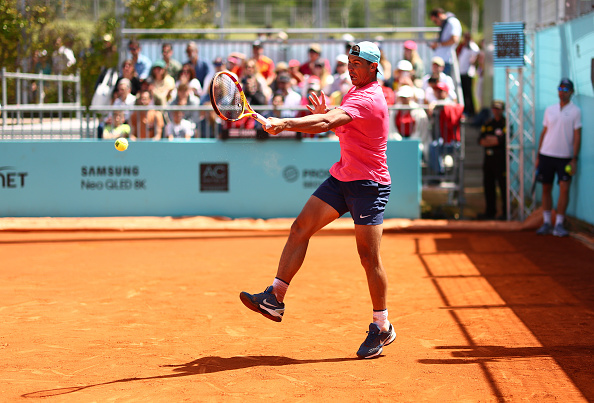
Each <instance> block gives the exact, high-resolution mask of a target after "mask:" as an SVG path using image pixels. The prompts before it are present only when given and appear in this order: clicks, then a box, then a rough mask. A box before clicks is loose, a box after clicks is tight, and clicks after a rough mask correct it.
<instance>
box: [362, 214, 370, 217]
mask: <svg viewBox="0 0 594 403" xmlns="http://www.w3.org/2000/svg"><path fill="white" fill-rule="evenodd" d="M369 216H371V214H367V215H363V214H359V218H367V217H369Z"/></svg>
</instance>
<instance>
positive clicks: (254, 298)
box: [239, 178, 347, 322]
mask: <svg viewBox="0 0 594 403" xmlns="http://www.w3.org/2000/svg"><path fill="white" fill-rule="evenodd" d="M345 211H347V207H346V204H345V203H344V197H343V196H342V195H341V194H340V186H339V183H338V181H336V180H335V179H334V178H329V179H328V180H326V181H325V182H324V183H323V184H322V185H320V187H319V188H318V189H317V190H316V191H315V192H314V195H313V196H311V197H310V198H309V200H308V201H307V203H305V206H303V209H302V210H301V213H299V215H298V216H297V218H296V219H295V221H294V222H293V225H292V226H291V232H290V233H289V238H288V239H287V242H286V244H285V247H284V249H283V252H282V254H281V257H280V260H279V265H278V268H277V273H276V277H275V278H274V280H273V283H272V285H271V286H270V287H268V288H266V290H265V291H264V292H262V293H259V294H249V293H247V292H242V293H241V294H239V298H240V299H241V301H242V302H243V304H244V305H245V306H247V307H248V308H249V309H251V310H253V311H255V312H258V313H261V314H262V315H264V316H265V317H267V318H268V319H271V320H273V321H275V322H280V321H281V320H282V317H283V315H284V312H285V304H284V303H283V300H284V296H285V293H286V291H287V288H288V287H289V283H290V282H291V280H292V279H293V277H294V276H295V274H296V273H297V272H298V271H299V269H300V268H301V265H302V264H303V260H304V259H305V254H306V252H307V246H308V245H309V239H310V238H311V237H312V236H313V234H315V233H316V232H317V231H319V230H320V229H321V228H323V227H325V226H326V225H328V224H329V223H331V222H332V221H334V220H336V219H337V218H338V217H340V215H341V214H344V212H345Z"/></svg>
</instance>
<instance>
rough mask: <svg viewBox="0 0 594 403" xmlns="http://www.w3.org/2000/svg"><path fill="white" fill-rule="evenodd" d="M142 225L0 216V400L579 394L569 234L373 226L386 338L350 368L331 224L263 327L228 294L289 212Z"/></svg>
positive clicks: (575, 281) (361, 309) (269, 259)
mask: <svg viewBox="0 0 594 403" xmlns="http://www.w3.org/2000/svg"><path fill="white" fill-rule="evenodd" d="M155 222H158V223H159V225H156V224H155ZM134 223H136V224H134ZM144 223H145V224H146V225H143V221H142V220H140V221H139V220H138V219H127V220H123V219H119V220H118V221H115V222H114V221H113V220H111V221H110V220H107V219H98V220H92V219H84V220H81V219H72V220H68V219H66V220H45V221H44V220H39V219H28V220H27V219H24V220H20V221H19V220H15V219H13V220H8V219H6V220H0V228H2V229H3V230H0V318H1V319H0V321H1V322H0V401H6V402H14V401H33V402H34V401H44V402H53V401H56V402H111V401H116V402H182V401H188V402H258V401H271V402H336V403H339V402H417V401H426V402H503V401H510V402H525V401H528V402H581V401H584V402H585V401H594V280H593V270H594V263H593V262H594V251H593V250H592V249H591V247H590V246H588V244H586V243H583V242H581V241H579V240H577V239H575V238H574V237H569V238H563V239H560V238H555V237H552V236H545V237H538V236H536V235H535V234H534V232H533V231H532V230H530V231H528V230H518V229H517V228H515V227H513V226H510V227H509V228H508V229H506V228H505V227H503V226H500V227H499V228H498V229H496V230H493V229H491V228H484V227H477V228H474V229H473V228H467V229H460V228H458V229H455V228H454V227H448V226H447V225H446V226H444V227H441V228H440V229H439V230H435V231H428V230H427V229H426V228H421V229H419V227H418V226H417V227H416V228H417V229H415V228H414V226H413V227H410V228H408V229H402V228H399V227H398V226H393V225H392V226H391V225H386V231H385V234H384V238H383V242H382V255H383V261H384V265H385V267H386V270H387V273H388V277H389V281H390V288H389V313H390V320H391V322H392V323H393V324H394V326H395V328H396V331H397V333H398V337H397V338H396V341H395V342H394V343H393V344H391V345H390V346H388V347H386V348H385V350H384V353H383V354H382V355H381V356H380V357H379V358H377V359H373V360H359V359H357V358H356V356H355V352H356V350H357V349H358V347H359V345H360V344H361V342H362V341H363V340H364V338H365V336H366V333H365V332H366V330H367V327H368V325H369V322H370V321H371V302H370V298H369V293H368V290H367V284H366V280H365V275H364V271H363V269H362V268H361V266H360V263H359V258H358V256H357V253H356V249H355V241H354V237H353V233H352V230H351V229H352V223H351V222H350V221H349V220H348V219H346V220H339V222H338V223H337V224H336V225H335V226H331V227H330V229H328V230H324V231H321V232H320V233H319V234H317V235H316V236H315V237H314V238H312V240H311V242H310V244H309V250H308V254H307V257H306V260H305V263H304V265H303V268H302V269H301V271H300V272H299V273H298V274H297V276H296V277H295V279H294V280H293V282H292V284H291V287H290V288H289V291H288V294H287V297H286V299H285V303H286V312H285V316H284V319H283V321H282V322H281V323H274V322H272V321H270V320H268V319H265V318H264V317H262V316H260V315H258V314H256V313H254V312H252V311H250V310H248V309H247V308H245V307H244V306H243V305H242V304H241V302H240V300H239V293H240V291H242V290H245V291H248V292H252V293H253V292H261V291H263V290H264V288H265V287H266V286H268V285H270V284H271V282H272V279H273V277H274V274H275V271H276V264H277V261H278V258H279V256H280V253H281V250H282V248H283V246H284V243H285V240H286V237H287V234H288V228H289V226H290V223H291V220H274V221H270V222H266V221H261V220H227V221H225V220H220V221H217V220H213V221H209V222H207V223H206V224H205V225H187V226H184V225H183V223H184V221H183V220H182V221H175V220H169V221H163V220H156V221H155V220H152V221H151V220H149V221H145V222H144ZM194 224H195V223H194ZM388 224H389V223H388ZM130 226H132V227H134V228H135V229H125V228H124V230H122V229H123V227H130ZM167 227H169V229H167ZM208 227H210V228H208ZM55 229H59V230H55Z"/></svg>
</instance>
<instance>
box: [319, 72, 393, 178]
mask: <svg viewBox="0 0 594 403" xmlns="http://www.w3.org/2000/svg"><path fill="white" fill-rule="evenodd" d="M339 108H340V109H342V110H343V111H345V112H346V113H348V114H349V116H350V117H351V118H352V119H353V120H352V121H351V122H350V123H348V124H346V125H343V126H340V127H338V128H337V129H336V135H337V136H338V138H339V139H340V161H338V162H337V163H335V164H334V165H332V168H330V174H331V175H332V176H334V177H335V178H336V179H338V180H340V181H342V182H350V181H356V180H372V181H374V182H378V183H381V184H382V185H388V184H390V183H391V179H390V172H388V164H387V161H386V149H387V144H388V130H389V121H388V118H389V115H388V104H387V103H386V98H385V97H384V93H383V91H382V89H381V87H380V84H379V83H378V82H377V81H374V82H372V83H370V84H368V85H366V86H365V87H362V88H357V87H352V88H351V89H350V90H349V92H348V93H347V94H346V95H345V96H344V97H343V99H342V104H341V105H340V106H339Z"/></svg>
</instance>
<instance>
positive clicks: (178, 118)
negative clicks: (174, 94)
mask: <svg viewBox="0 0 594 403" xmlns="http://www.w3.org/2000/svg"><path fill="white" fill-rule="evenodd" d="M182 105H185V102H183V101H182V102H181V103H180V104H179V106H182ZM172 115H173V117H172V119H171V121H170V122H169V123H167V126H165V136H166V137H167V138H168V139H169V140H176V139H186V140H189V139H191V138H192V137H194V127H195V126H194V124H192V122H190V121H189V120H187V119H184V111H173V113H172Z"/></svg>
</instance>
